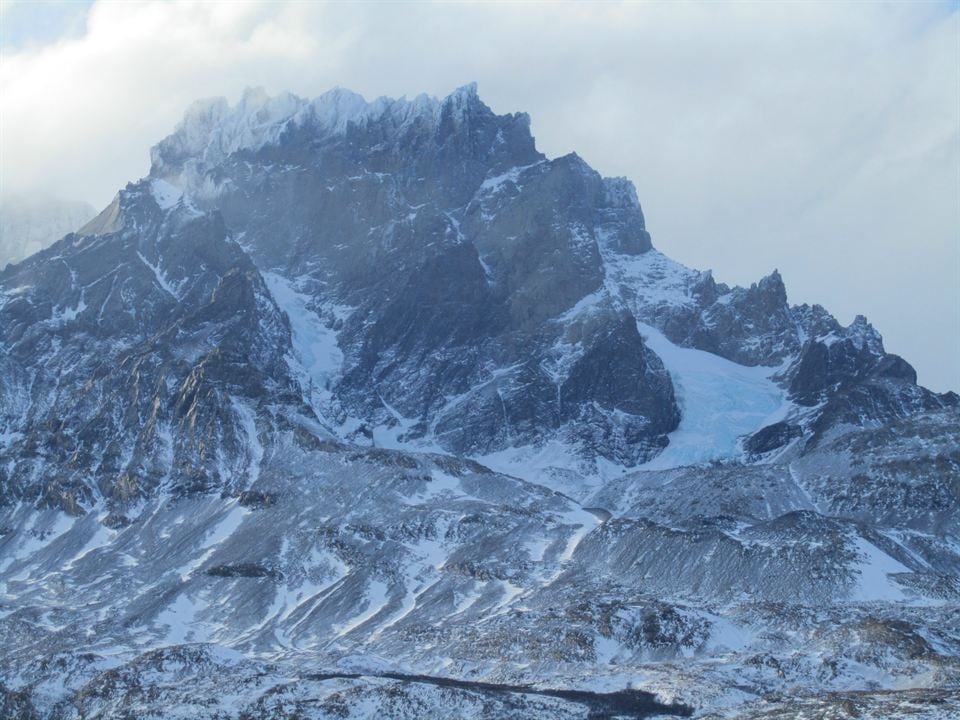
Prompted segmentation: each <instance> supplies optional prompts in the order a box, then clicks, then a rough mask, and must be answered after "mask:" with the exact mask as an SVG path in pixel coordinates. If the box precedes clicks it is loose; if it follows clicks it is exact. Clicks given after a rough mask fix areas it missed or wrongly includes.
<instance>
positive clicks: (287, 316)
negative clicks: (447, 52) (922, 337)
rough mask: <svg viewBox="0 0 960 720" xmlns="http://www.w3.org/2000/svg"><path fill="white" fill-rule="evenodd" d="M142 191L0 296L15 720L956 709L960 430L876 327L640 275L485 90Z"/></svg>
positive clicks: (593, 180)
mask: <svg viewBox="0 0 960 720" xmlns="http://www.w3.org/2000/svg"><path fill="white" fill-rule="evenodd" d="M151 160H152V164H151V170H150V174H149V175H148V176H147V177H146V178H143V179H142V180H140V181H138V182H135V183H131V184H129V185H127V186H126V187H125V188H124V189H123V190H121V191H120V192H119V193H118V194H117V196H116V198H115V199H114V201H113V202H112V203H111V204H110V205H109V206H108V207H107V208H106V209H105V210H104V211H103V212H101V213H100V214H99V215H98V216H97V217H96V218H94V219H92V220H91V221H90V222H89V223H88V224H86V225H85V226H84V227H83V228H81V229H80V230H79V231H77V232H75V233H71V234H68V235H67V236H65V237H64V238H63V239H61V240H59V241H58V242H56V243H54V244H53V245H52V246H50V247H49V248H47V249H45V250H42V251H40V252H39V253H37V254H35V255H33V256H31V257H30V258H27V259H26V260H24V261H23V262H21V263H19V264H16V265H11V266H8V267H7V268H6V269H5V270H3V271H0V528H2V530H0V532H2V534H0V593H2V594H0V637H2V647H3V648H4V649H3V651H2V652H0V699H2V703H3V708H4V711H5V712H6V714H8V715H12V716H15V717H29V718H33V717H56V718H60V717H86V716H93V715H99V716H133V717H190V718H193V717H211V718H213V717H240V716H243V717H263V718H266V717H288V716H299V717H382V716H389V717H438V716H439V717H449V716H458V717H497V718H500V717H517V718H520V717H524V718H529V717H544V718H547V717H549V718H555V717H570V718H574V717H612V716H626V717H646V716H649V715H651V714H658V713H659V714H668V715H669V714H674V715H685V714H690V713H695V714H697V715H703V716H712V717H758V718H759V717H775V716H777V717H779V716H784V717H791V716H795V715H797V714H798V713H803V712H808V711H809V712H821V713H822V712H841V711H843V712H847V711H848V709H849V708H855V709H856V710H857V712H861V713H864V714H866V715H870V714H873V715H879V714H882V715H884V716H890V717H896V716H903V717H948V716H949V714H950V712H951V708H954V707H956V705H957V703H960V691H957V690H956V688H957V687H958V684H960V660H958V657H960V622H958V620H960V606H958V599H960V580H958V575H960V544H958V534H960V523H958V518H960V513H958V505H960V451H958V448H960V423H958V419H960V409H958V406H960V399H958V397H957V395H956V394H954V393H944V394H937V393H934V392H931V391H929V390H926V389H924V388H922V387H920V386H919V385H918V384H917V382H916V374H915V373H914V371H913V369H912V368H911V367H910V365H909V364H908V363H907V362H906V361H905V360H904V359H902V358H900V357H898V356H895V355H891V354H888V353H887V352H886V351H885V350H884V348H883V342H882V339H881V336H880V334H879V333H878V332H877V331H876V330H875V329H874V328H873V327H872V326H871V325H870V324H869V323H868V322H867V320H866V319H864V318H862V317H858V318H857V319H856V320H855V321H854V322H853V323H852V324H851V325H849V326H848V327H843V326H842V325H841V324H840V323H838V322H837V321H836V319H834V318H833V317H832V316H831V315H830V314H829V313H828V312H827V311H826V310H825V309H824V308H822V307H820V306H817V305H814V306H807V305H801V306H795V305H793V306H792V305H790V304H789V303H788V300H787V293H786V289H785V287H784V283H783V280H782V278H781V277H780V275H779V274H778V273H777V272H776V271H774V272H773V273H772V274H771V275H769V276H767V277H766V278H763V279H761V280H759V281H758V282H757V283H755V284H754V285H751V286H750V287H749V288H741V287H728V286H727V285H724V284H722V283H719V282H717V281H715V280H714V278H713V277H712V276H711V274H710V273H709V272H700V271H696V270H692V269H689V268H686V267H684V266H682V265H680V264H679V263H676V262H674V261H672V260H670V259H669V258H668V257H667V256H665V255H664V254H662V253H661V252H660V251H658V250H656V249H655V248H654V247H653V244H652V239H651V236H650V234H649V233H648V232H647V230H646V226H645V222H644V216H643V212H642V210H641V207H640V203H639V201H638V198H637V195H636V192H635V190H634V188H633V186H632V184H631V183H630V182H629V181H627V180H626V179H623V178H603V177H601V176H600V175H599V174H597V173H596V172H595V171H593V170H592V169H591V168H590V167H589V166H588V165H587V164H586V163H585V162H584V161H583V160H582V159H581V158H580V157H578V156H577V155H575V154H571V155H568V156H564V157H560V158H555V159H549V158H546V157H545V156H543V155H542V154H541V153H539V152H538V151H537V149H536V146H535V143H534V139H533V137H532V135H531V134H530V121H529V118H528V117H527V116H526V115H524V114H511V115H497V114H495V113H493V112H492V111H491V110H490V109H489V108H488V107H487V106H486V105H485V104H484V103H483V102H482V101H481V99H480V98H479V96H478V94H477V90H476V87H475V86H474V85H470V86H466V87H463V88H460V89H459V90H457V91H455V92H454V93H452V94H451V95H449V96H448V97H446V98H444V99H442V100H437V99H435V98H430V97H427V96H419V97H417V98H415V99H413V100H406V99H400V100H392V99H386V98H381V99H378V100H375V101H373V102H367V101H365V100H364V99H363V98H361V97H360V96H358V95H355V94H353V93H351V92H349V91H346V90H340V89H338V90H333V91H331V92H328V93H326V94H324V95H322V96H320V97H319V98H316V99H314V100H305V99H301V98H298V97H296V96H293V95H289V94H283V95H280V96H277V97H269V96H267V95H266V94H265V93H263V92H262V91H257V90H251V91H247V92H246V93H245V94H244V96H243V98H242V99H241V100H240V102H239V103H238V104H237V105H236V106H230V105H229V104H228V103H227V102H226V101H225V100H222V99H219V100H209V101H202V102H199V103H196V104H195V105H193V106H192V107H191V108H190V109H189V110H188V111H187V113H186V116H185V117H184V120H183V121H182V122H181V123H180V125H179V126H178V127H177V128H176V129H175V131H174V132H173V134H171V135H170V136H169V137H167V138H165V139H164V140H162V141H161V142H160V143H158V144H157V145H156V146H155V147H154V148H153V150H152V153H151ZM771 713H772V714H771ZM777 713H780V714H781V715H777Z"/></svg>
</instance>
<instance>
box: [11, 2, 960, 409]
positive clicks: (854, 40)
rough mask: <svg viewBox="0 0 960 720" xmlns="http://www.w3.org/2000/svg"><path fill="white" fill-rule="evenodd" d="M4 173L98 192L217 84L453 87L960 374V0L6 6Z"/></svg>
mask: <svg viewBox="0 0 960 720" xmlns="http://www.w3.org/2000/svg"><path fill="white" fill-rule="evenodd" d="M0 53H2V62H0V152H2V155H0V189H2V190H4V191H8V192H10V191H43V192H45V193H48V194H54V195H59V196H61V197H64V198H67V199H83V200H87V201H89V202H91V203H93V204H94V205H97V206H103V205H105V204H106V203H108V202H109V200H110V199H111V197H112V196H113V194H114V193H115V192H116V190H117V189H119V188H120V187H122V186H123V185H124V184H125V183H126V182H127V181H129V180H134V179H137V178H139V177H141V176H143V175H144V174H146V173H147V171H148V168H149V155H148V151H149V147H150V146H151V145H152V144H154V143H156V142H157V141H158V140H159V139H161V138H162V137H164V136H165V135H166V134H168V133H169V132H170V131H171V130H172V128H173V127H174V125H175V124H176V122H177V121H178V119H179V118H180V117H181V115H182V113H183V110H184V108H185V107H186V105H187V104H189V103H190V102H191V101H192V100H194V99H196V98H198V97H208V96H212V95H223V96H226V97H227V98H229V99H230V100H231V102H234V101H236V100H237V99H238V98H239V96H240V93H241V92H242V90H243V88H244V87H246V86H257V85H261V86H263V87H265V88H266V89H267V90H268V91H269V92H271V93H275V92H277V91H280V90H290V91H291V92H294V93H296V94H299V95H302V96H307V97H313V96H316V95H318V94H320V93H321V92H323V91H325V90H327V89H329V88H331V87H333V86H337V85H339V86H343V87H347V88H350V89H352V90H355V91H357V92H359V93H361V94H363V95H364V96H366V97H367V98H368V99H369V98H373V97H376V96H379V95H389V96H400V95H404V94H406V95H408V96H413V95H416V94H418V93H420V92H428V93H431V94H434V95H438V96H442V95H445V94H446V93H448V92H450V91H451V90H452V89H454V88H455V87H457V86H459V85H463V84H465V83H467V82H469V81H471V80H476V81H478V83H479V90H480V95H481V97H482V98H483V99H484V101H485V102H486V103H487V104H488V105H490V106H491V107H492V108H493V109H494V110H496V111H498V112H512V111H516V110H524V111H527V112H529V113H530V115H531V117H532V120H533V132H534V134H535V135H536V137H537V143H538V145H539V147H540V149H541V150H542V151H543V152H545V153H546V154H547V155H549V156H551V157H553V156H557V155H561V154H564V153H567V152H570V151H571V150H576V151H577V152H578V153H579V154H580V155H581V156H582V157H584V158H585V159H586V160H587V162H589V163H590V164H591V165H593V167H595V168H596V169H597V170H598V171H599V172H601V173H603V174H604V175H625V176H627V177H629V178H630V179H631V180H633V181H634V183H635V184H636V186H637V190H638V192H639V195H640V200H641V203H642V204H643V207H644V212H645V214H646V216H647V225H648V227H649V229H650V231H651V233H652V234H653V239H654V244H655V245H656V246H657V247H658V248H659V249H660V250H662V251H664V252H665V253H667V254H668V255H670V256H672V257H674V258H675V259H677V260H680V261H681V262H684V263H686V264H688V265H691V266H694V267H697V268H701V269H705V268H712V269H713V270H714V273H715V276H716V277H717V278H718V279H719V280H722V281H725V282H728V283H737V284H749V283H750V282H753V281H756V280H757V279H758V278H759V277H761V276H762V275H765V274H767V273H769V272H770V271H771V270H772V269H773V268H779V269H780V271H781V273H782V274H783V276H784V279H785V281H786V283H787V290H788V292H789V295H790V300H791V302H819V303H821V304H823V305H825V306H826V307H827V308H828V309H830V310H831V311H832V312H833V313H834V314H836V315H837V316H838V318H839V319H840V320H841V321H842V322H844V323H848V322H850V321H851V320H852V319H853V316H854V315H855V314H857V313H863V314H865V315H867V316H868V317H869V318H870V320H871V321H872V322H873V323H874V324H875V325H876V326H877V328H878V329H879V330H880V332H881V333H882V334H883V336H884V339H885V342H886V345H887V349H888V350H889V351H891V352H896V353H899V354H902V355H904V356H905V357H906V358H907V359H908V360H909V361H910V362H911V363H912V364H914V365H915V367H916V368H917V370H918V372H919V375H920V381H921V382H922V383H923V384H926V385H928V386H929V387H932V388H934V389H937V390H946V389H954V390H960V14H958V5H957V3H956V2H942V3H923V2H909V3H897V4H879V3H878V4H868V3H860V2H858V3H849V4H845V3H841V2H823V3H817V2H803V3H801V2H792V3H787V2H779V3H778V2H768V3H740V4H730V5H719V4H716V3H691V4H680V3H670V4H600V3H590V4H583V5H570V4H568V5H553V6H548V5H544V4H532V3H531V4H505V3H500V4H496V5H490V4H482V3H465V4H456V5H452V4H450V5H443V6H440V5H434V4H428V3H416V4H400V3H393V2H391V3H365V4H347V3H337V4H329V5H321V4H318V3H306V2H296V3H293V2H291V3H284V2H276V1H271V2H240V1H233V2H229V3H223V4H217V3H213V2H146V3H139V4H138V3H135V2H127V1H124V2H106V1H104V0H100V2H95V3H90V2H64V3H57V2H46V3H31V2H26V1H25V0H14V2H9V1H8V0H0Z"/></svg>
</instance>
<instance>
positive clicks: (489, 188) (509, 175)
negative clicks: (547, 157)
mask: <svg viewBox="0 0 960 720" xmlns="http://www.w3.org/2000/svg"><path fill="white" fill-rule="evenodd" d="M544 162H545V161H544V160H540V161H539V162H535V163H531V164H530V165H518V166H517V167H513V168H510V169H509V170H507V172H505V173H502V174H500V175H497V176H496V177H492V178H487V179H486V180H484V181H483V182H482V183H480V190H479V192H481V193H495V192H497V191H498V190H499V189H500V188H501V187H503V185H505V184H506V183H513V184H516V182H517V180H518V179H519V178H520V175H521V174H522V173H523V172H524V171H525V170H529V169H530V168H532V167H536V166H537V165H541V164H542V163H544Z"/></svg>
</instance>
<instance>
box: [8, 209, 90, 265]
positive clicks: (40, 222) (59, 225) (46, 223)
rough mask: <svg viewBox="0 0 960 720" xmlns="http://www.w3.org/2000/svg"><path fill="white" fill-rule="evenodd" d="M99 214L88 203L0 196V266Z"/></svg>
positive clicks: (21, 256)
mask: <svg viewBox="0 0 960 720" xmlns="http://www.w3.org/2000/svg"><path fill="white" fill-rule="evenodd" d="M96 214H97V211H96V210H94V208H93V206H92V205H89V204H88V203H85V202H69V201H66V200H58V199H55V198H50V197H45V196H39V195H14V194H4V195H2V196H0V268H2V267H4V266H5V265H7V264H9V263H16V262H19V261H21V260H23V259H24V258H26V257H28V256H29V255H33V254H34V253H35V252H37V251H39V250H42V249H43V248H45V247H47V246H48V245H51V244H53V243H54V242H55V241H57V240H59V239H60V238H62V237H63V236H64V235H66V234H67V233H68V232H72V231H74V230H77V229H79V228H80V227H81V226H83V225H84V224H86V223H87V222H88V221H89V220H90V219H92V218H93V217H94V216H95V215H96Z"/></svg>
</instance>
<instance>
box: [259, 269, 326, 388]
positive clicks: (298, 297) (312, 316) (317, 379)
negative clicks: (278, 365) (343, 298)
mask: <svg viewBox="0 0 960 720" xmlns="http://www.w3.org/2000/svg"><path fill="white" fill-rule="evenodd" d="M262 274H263V279H264V281H265V282H266V283H267V287H269V288H270V293H271V294H272V295H273V299H274V300H276V302H277V305H279V306H280V309H281V310H283V311H284V312H285V313H286V314H287V317H288V318H290V331H291V334H292V336H293V351H294V354H295V355H296V358H295V359H296V361H297V363H298V364H299V367H298V368H295V370H297V371H301V370H302V372H299V373H298V374H300V375H301V376H302V381H304V389H305V390H306V391H307V393H308V397H309V399H310V400H311V402H312V403H313V405H314V406H315V407H316V406H318V405H319V406H323V405H324V404H326V402H328V401H329V399H330V388H331V387H332V386H333V384H334V382H335V380H336V378H337V375H338V374H339V373H340V369H341V367H342V365H343V352H341V350H340V346H339V345H338V343H337V333H336V331H335V330H333V329H332V328H330V327H328V326H327V324H326V323H324V321H323V319H322V318H321V317H320V316H319V315H317V313H316V312H315V311H313V310H311V309H310V308H309V307H308V305H309V304H310V302H311V300H312V298H311V297H310V296H309V295H307V294H305V293H302V292H299V291H298V290H297V289H296V288H295V286H294V282H293V281H290V280H287V279H286V278H285V277H283V276H282V275H278V274H276V273H271V272H264V273H262ZM343 310H344V308H340V307H337V308H334V311H335V312H336V313H340V314H341V315H342V311H343Z"/></svg>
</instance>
